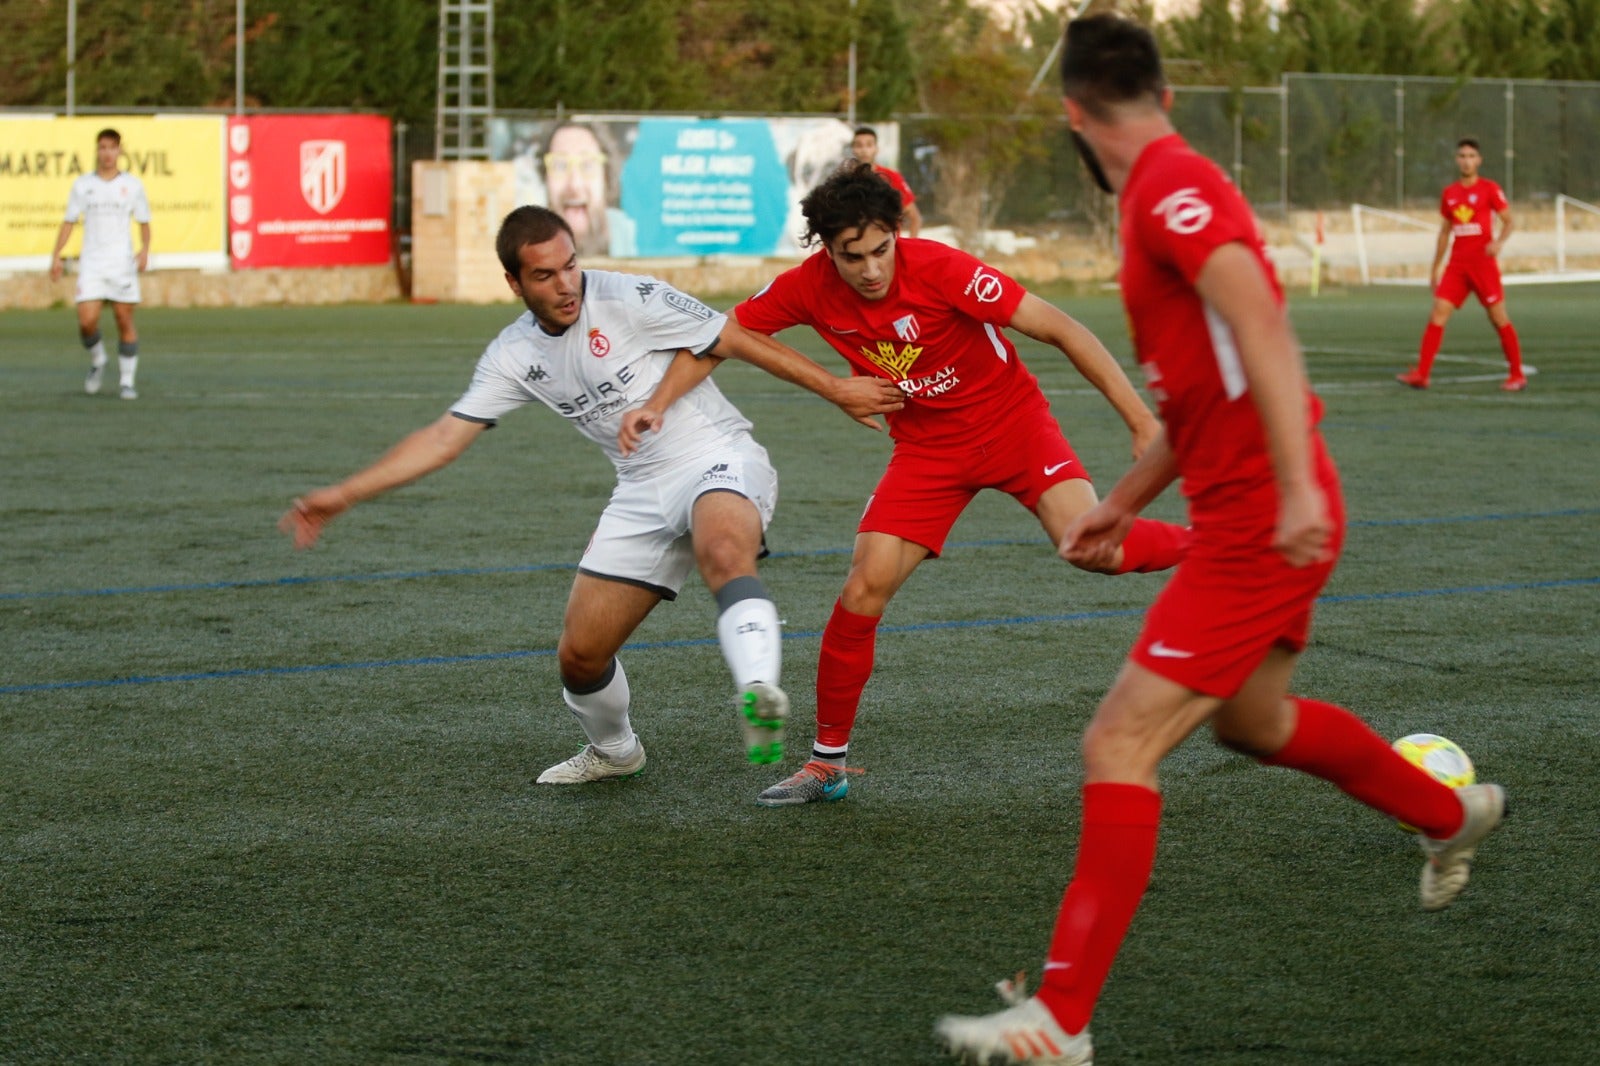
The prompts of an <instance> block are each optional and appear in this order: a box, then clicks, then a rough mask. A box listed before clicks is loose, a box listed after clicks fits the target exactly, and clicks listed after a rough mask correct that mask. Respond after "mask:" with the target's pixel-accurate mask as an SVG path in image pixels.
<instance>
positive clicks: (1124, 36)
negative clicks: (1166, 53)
mask: <svg viewBox="0 0 1600 1066" xmlns="http://www.w3.org/2000/svg"><path fill="white" fill-rule="evenodd" d="M1166 87H1167V79H1166V75H1165V74H1163V73H1162V71H1161V50H1160V49H1159V48H1158V47H1157V46H1156V39H1155V35H1154V34H1152V33H1151V32H1150V31H1149V30H1148V29H1146V28H1145V27H1144V26H1141V25H1139V24H1138V23H1137V22H1134V21H1132V20H1131V19H1127V18H1123V17H1122V16H1121V15H1116V14H1109V13H1107V14H1099V15H1089V16H1088V17H1086V18H1080V19H1073V20H1072V21H1071V22H1069V23H1067V35H1066V47H1064V48H1063V49H1062V52H1061V89H1062V92H1063V93H1065V95H1067V96H1068V97H1070V98H1071V99H1073V100H1075V101H1076V102H1077V103H1078V104H1080V105H1082V107H1083V109H1084V110H1085V111H1087V112H1089V114H1091V115H1093V116H1094V117H1095V118H1098V119H1101V120H1105V119H1107V118H1109V117H1110V114H1111V109H1112V108H1113V107H1115V106H1116V105H1118V104H1126V103H1131V102H1133V101H1136V100H1146V101H1149V102H1151V103H1160V101H1161V92H1162V90H1163V89H1165V88H1166Z"/></svg>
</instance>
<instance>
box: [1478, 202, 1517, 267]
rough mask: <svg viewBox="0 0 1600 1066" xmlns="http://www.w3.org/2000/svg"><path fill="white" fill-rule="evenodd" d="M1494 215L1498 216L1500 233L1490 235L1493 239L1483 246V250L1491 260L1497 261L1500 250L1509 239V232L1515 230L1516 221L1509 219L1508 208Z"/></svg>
mask: <svg viewBox="0 0 1600 1066" xmlns="http://www.w3.org/2000/svg"><path fill="white" fill-rule="evenodd" d="M1495 213H1496V214H1498V215H1499V216H1500V232H1499V233H1498V234H1494V233H1490V236H1491V237H1493V238H1494V239H1493V240H1491V241H1490V242H1489V243H1488V244H1487V245H1485V246H1484V249H1483V250H1484V252H1485V253H1486V254H1487V255H1489V256H1490V257H1491V258H1494V259H1498V258H1500V252H1501V250H1502V249H1504V248H1505V246H1506V241H1508V240H1510V239H1511V231H1512V230H1514V229H1516V228H1517V221H1516V219H1514V218H1512V217H1511V208H1510V207H1507V208H1506V209H1505V210H1504V211H1497V212H1495Z"/></svg>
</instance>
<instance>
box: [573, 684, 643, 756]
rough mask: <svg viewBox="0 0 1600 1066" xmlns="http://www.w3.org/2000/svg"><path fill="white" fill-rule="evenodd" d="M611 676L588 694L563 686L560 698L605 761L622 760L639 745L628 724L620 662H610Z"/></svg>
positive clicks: (625, 695) (625, 687) (626, 692)
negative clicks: (606, 759)
mask: <svg viewBox="0 0 1600 1066" xmlns="http://www.w3.org/2000/svg"><path fill="white" fill-rule="evenodd" d="M611 666H612V672H611V676H610V677H609V678H607V679H606V680H605V681H604V682H603V683H602V684H601V686H600V687H599V688H597V689H594V690H593V691H591V692H573V691H572V690H571V689H569V688H567V687H566V686H565V685H563V686H562V688H561V698H562V699H564V700H566V701H567V706H568V707H570V708H571V709H572V714H573V716H574V717H575V718H577V719H578V725H580V726H582V727H583V735H584V736H586V737H588V738H589V743H591V744H593V745H594V746H595V748H596V749H598V750H599V752H600V753H601V754H602V755H604V756H605V757H606V758H608V759H617V760H620V759H626V758H627V757H628V756H630V755H632V754H633V751H634V749H635V748H636V747H637V746H638V744H639V738H638V737H636V736H634V733H633V726H632V725H630V724H629V722H628V703H629V692H628V675H627V674H626V673H625V672H624V671H623V669H622V660H621V659H612V660H611Z"/></svg>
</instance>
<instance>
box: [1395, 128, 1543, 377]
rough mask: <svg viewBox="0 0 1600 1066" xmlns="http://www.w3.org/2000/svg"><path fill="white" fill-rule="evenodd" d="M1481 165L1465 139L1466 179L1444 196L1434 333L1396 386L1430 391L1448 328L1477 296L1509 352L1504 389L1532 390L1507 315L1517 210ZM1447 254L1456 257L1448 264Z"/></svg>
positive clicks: (1461, 150) (1460, 148) (1459, 155)
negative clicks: (1505, 261)
mask: <svg viewBox="0 0 1600 1066" xmlns="http://www.w3.org/2000/svg"><path fill="white" fill-rule="evenodd" d="M1481 165H1483V154H1482V153H1481V152H1480V151H1479V149H1478V142H1477V141H1475V140H1473V139H1472V138H1471V137H1463V138H1461V140H1460V141H1458V142H1456V168H1457V169H1458V170H1460V171H1461V180H1460V181H1457V182H1455V183H1453V184H1451V185H1448V186H1446V187H1445V190H1444V192H1443V193H1442V194H1441V195H1440V197H1439V213H1440V214H1441V215H1443V216H1444V222H1443V223H1442V224H1441V225H1440V226H1439V245H1438V248H1437V250H1436V251H1435V252H1434V255H1433V314H1432V315H1431V316H1430V317H1429V319H1428V328H1427V329H1425V330H1423V331H1422V348H1421V350H1420V351H1419V353H1418V355H1417V365H1416V366H1415V367H1413V368H1412V369H1410V370H1408V371H1406V372H1405V373H1404V374H1397V375H1395V380H1396V381H1398V382H1400V383H1401V384H1402V385H1410V386H1411V387H1412V388H1414V389H1425V388H1427V387H1428V375H1429V374H1431V373H1432V372H1433V357H1434V356H1436V355H1438V354H1439V345H1440V343H1441V342H1442V341H1443V340H1444V326H1445V323H1446V322H1448V321H1450V316H1451V315H1452V314H1454V313H1455V311H1456V309H1457V308H1459V307H1460V306H1461V305H1462V303H1464V302H1465V301H1466V299H1467V293H1469V292H1472V293H1477V295H1478V302H1479V303H1481V304H1482V305H1483V309H1484V310H1485V311H1487V312H1489V321H1490V322H1491V323H1493V324H1494V328H1495V330H1496V331H1497V332H1498V333H1499V334H1500V350H1501V351H1503V352H1505V355H1506V365H1507V366H1508V367H1509V368H1510V373H1509V374H1508V375H1507V376H1506V380H1505V382H1504V383H1502V384H1501V386H1500V387H1501V388H1502V389H1504V390H1505V391H1507V392H1521V391H1522V390H1523V389H1525V388H1527V387H1528V379H1527V377H1526V376H1525V375H1524V374H1523V373H1522V342H1521V341H1519V340H1518V339H1517V327H1515V326H1513V325H1512V324H1511V316H1510V315H1508V314H1507V313H1506V303H1505V296H1506V290H1505V285H1504V284H1502V282H1501V280H1500V258H1499V256H1500V249H1501V248H1502V247H1504V246H1505V243H1506V238H1507V237H1510V236H1511V230H1512V228H1513V226H1514V223H1513V221H1512V218H1511V205H1510V203H1508V202H1507V201H1506V194H1505V193H1504V192H1503V191H1502V190H1501V188H1500V186H1498V185H1496V184H1495V183H1494V182H1492V181H1490V180H1489V179H1488V178H1481V177H1479V176H1478V167H1480V166H1481ZM1496 215H1499V216H1500V235H1499V236H1498V237H1497V236H1495V234H1494V217H1495V216H1496ZM1452 238H1454V240H1453V241H1452ZM1446 250H1448V251H1449V253H1450V262H1449V264H1448V265H1446V264H1445V252H1446Z"/></svg>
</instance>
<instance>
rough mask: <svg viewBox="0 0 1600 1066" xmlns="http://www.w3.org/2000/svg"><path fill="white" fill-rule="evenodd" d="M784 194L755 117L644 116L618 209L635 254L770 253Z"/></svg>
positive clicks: (783, 178) (768, 136)
mask: <svg viewBox="0 0 1600 1066" xmlns="http://www.w3.org/2000/svg"><path fill="white" fill-rule="evenodd" d="M788 193H789V178H788V174H787V173H786V172H785V170H784V166H783V163H782V161H781V160H779V158H778V149H777V145H776V144H775V143H774V142H773V139H772V131H771V129H770V128H769V127H768V125H767V123H766V121H765V120H759V119H749V120H738V119H721V120H717V119H644V120H642V121H641V122H640V123H639V136H638V139H637V140H636V141H635V142H634V145H633V153H632V154H631V155H629V156H628V162H627V164H626V165H625V166H624V167H623V169H622V211H623V214H625V215H627V216H628V217H629V218H631V219H632V220H633V222H634V226H635V241H636V246H637V248H638V254H639V255H641V256H670V255H711V254H731V255H771V254H772V253H773V252H774V251H775V250H776V249H777V246H778V238H779V237H780V235H781V234H782V232H783V220H784V216H785V213H786V212H787V211H788V204H787V199H788Z"/></svg>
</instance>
